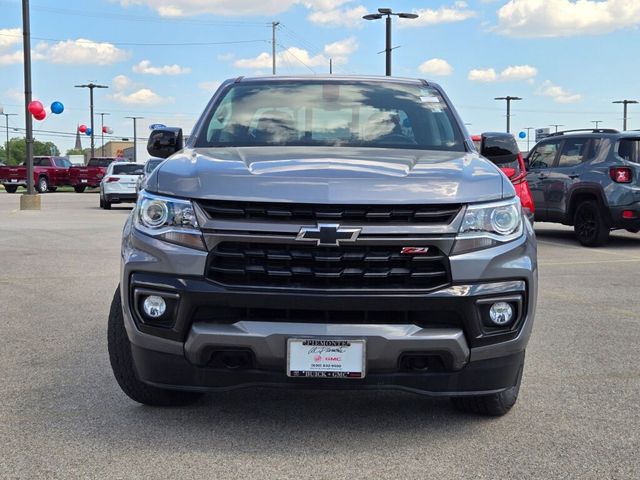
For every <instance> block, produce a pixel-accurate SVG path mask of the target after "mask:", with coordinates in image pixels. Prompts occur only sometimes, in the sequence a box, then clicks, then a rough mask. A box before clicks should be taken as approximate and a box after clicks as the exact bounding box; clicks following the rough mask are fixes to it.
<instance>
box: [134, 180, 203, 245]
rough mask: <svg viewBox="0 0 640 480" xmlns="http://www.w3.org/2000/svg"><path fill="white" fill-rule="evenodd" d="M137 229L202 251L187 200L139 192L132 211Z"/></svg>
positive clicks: (200, 239)
mask: <svg viewBox="0 0 640 480" xmlns="http://www.w3.org/2000/svg"><path fill="white" fill-rule="evenodd" d="M133 218H134V223H135V226H136V229H137V230H138V231H140V232H142V233H144V234H146V235H149V236H152V237H157V238H159V239H161V240H164V241H166V242H170V243H176V244H178V245H183V246H185V247H190V248H197V249H199V250H205V247H204V242H203V241H202V233H201V231H200V227H199V226H198V220H197V218H196V214H195V212H194V210H193V204H192V203H191V202H190V201H189V200H182V199H179V198H171V197H163V196H160V195H152V194H150V193H147V192H146V191H144V190H142V191H140V194H139V195H138V203H137V205H136V208H135V210H134V212H133Z"/></svg>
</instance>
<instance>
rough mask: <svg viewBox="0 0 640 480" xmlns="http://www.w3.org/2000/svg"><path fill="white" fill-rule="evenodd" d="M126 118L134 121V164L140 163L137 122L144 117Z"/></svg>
mask: <svg viewBox="0 0 640 480" xmlns="http://www.w3.org/2000/svg"><path fill="white" fill-rule="evenodd" d="M124 118H130V119H131V120H133V163H138V151H137V150H138V149H137V145H136V141H137V131H136V120H141V119H143V118H144V117H124Z"/></svg>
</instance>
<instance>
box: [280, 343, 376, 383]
mask: <svg viewBox="0 0 640 480" xmlns="http://www.w3.org/2000/svg"><path fill="white" fill-rule="evenodd" d="M365 359H366V342H365V341H364V340H344V339H327V338H289V339H288V340H287V375H288V376H289V377H324V378H364V376H365V365H366V361H365Z"/></svg>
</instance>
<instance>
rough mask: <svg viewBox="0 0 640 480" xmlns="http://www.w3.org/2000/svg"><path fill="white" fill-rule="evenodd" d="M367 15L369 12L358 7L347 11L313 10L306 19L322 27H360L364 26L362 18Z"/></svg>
mask: <svg viewBox="0 0 640 480" xmlns="http://www.w3.org/2000/svg"><path fill="white" fill-rule="evenodd" d="M367 13H369V11H368V10H367V9H366V8H365V7H363V6H362V5H358V6H357V7H353V8H347V9H340V8H335V9H332V10H315V11H312V12H311V13H310V14H309V16H308V17H307V19H308V20H309V21H310V22H311V23H315V24H317V25H321V26H323V27H347V28H350V27H362V26H363V24H364V20H362V17H363V16H364V15H366V14H367Z"/></svg>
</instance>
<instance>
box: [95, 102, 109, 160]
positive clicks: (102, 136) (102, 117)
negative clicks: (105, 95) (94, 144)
mask: <svg viewBox="0 0 640 480" xmlns="http://www.w3.org/2000/svg"><path fill="white" fill-rule="evenodd" d="M98 115H100V138H101V143H102V146H101V147H100V156H101V157H104V116H105V115H110V114H109V113H107V112H100V113H98Z"/></svg>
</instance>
